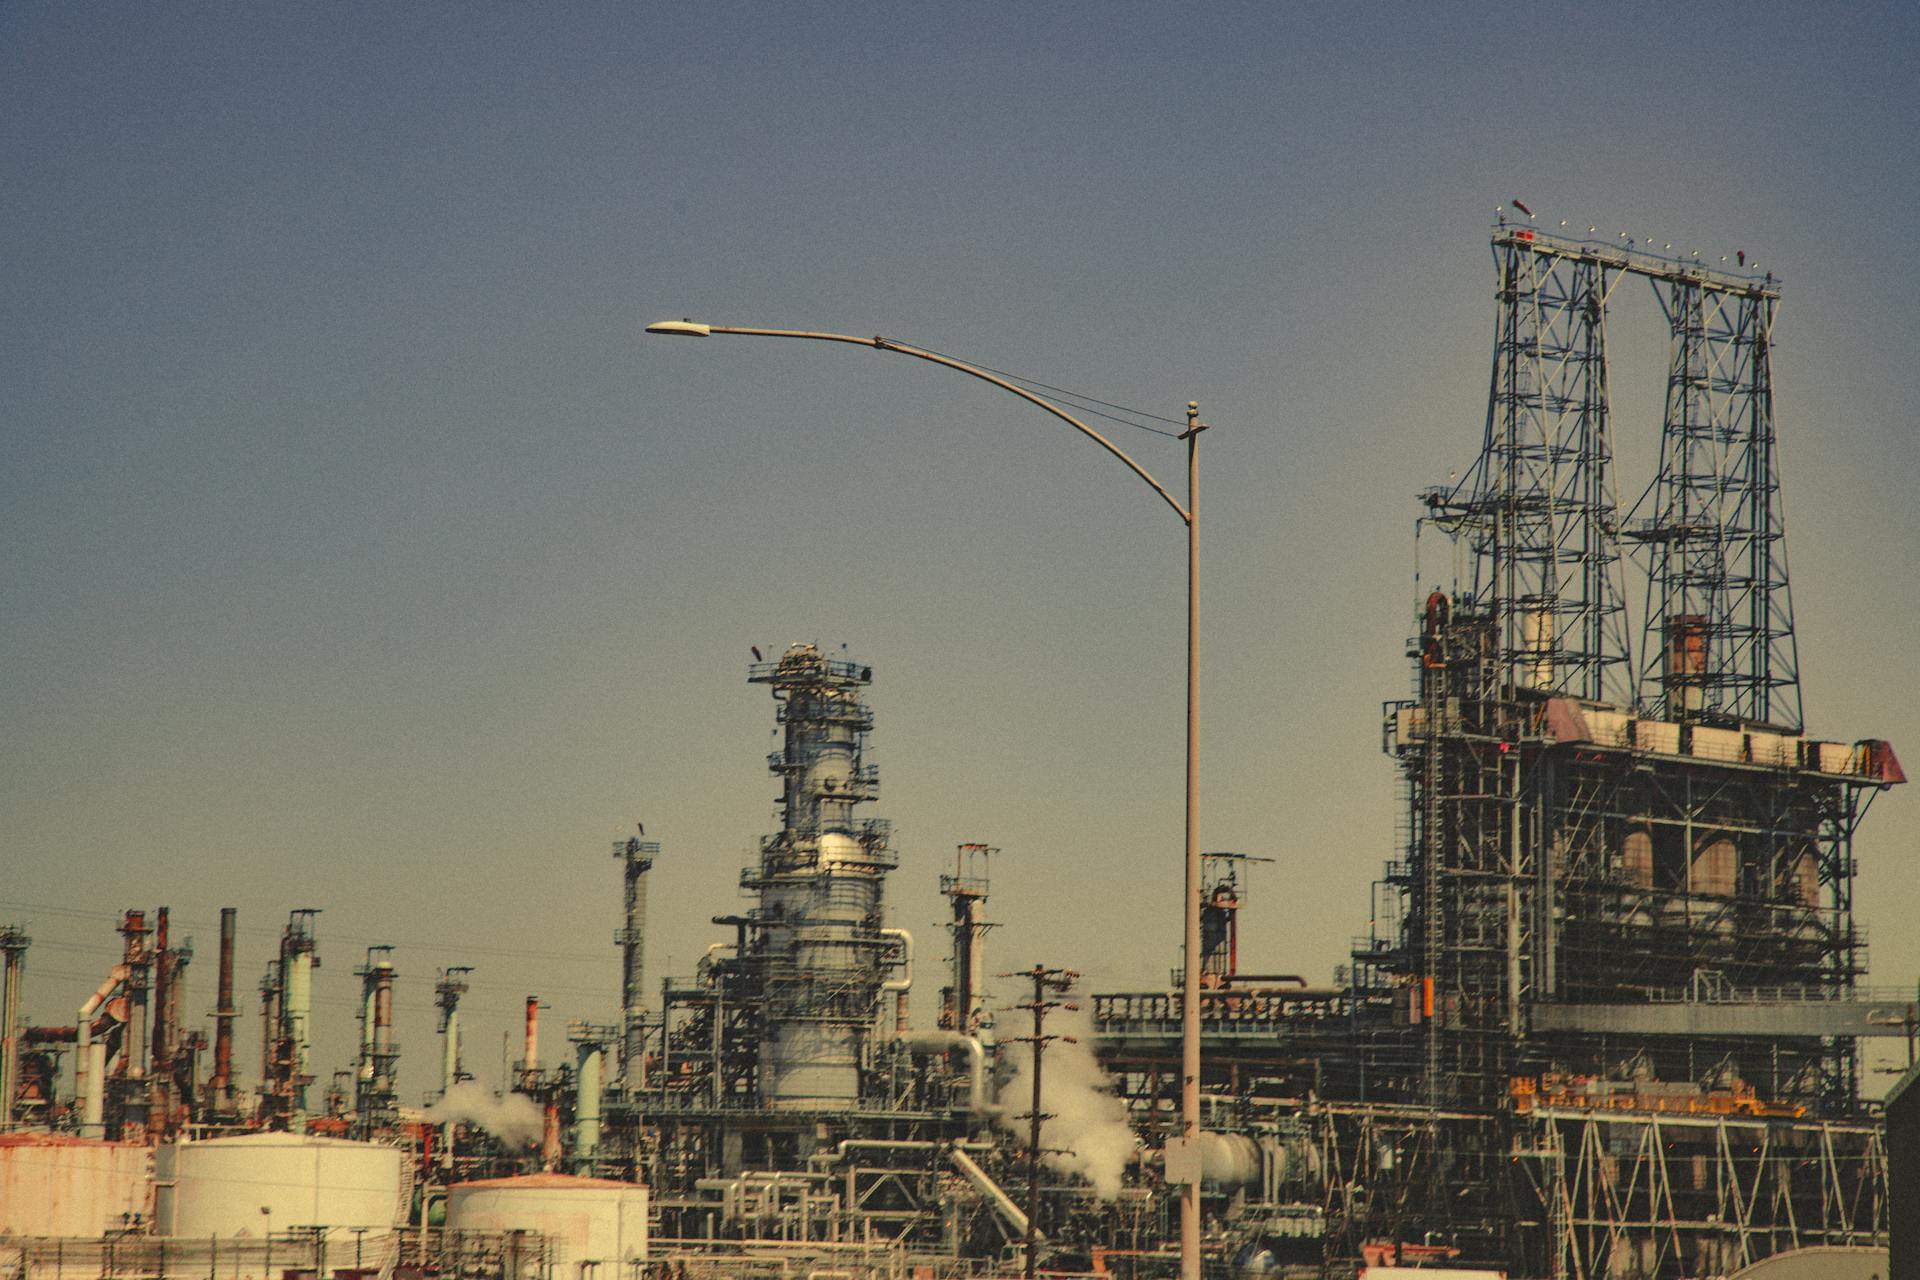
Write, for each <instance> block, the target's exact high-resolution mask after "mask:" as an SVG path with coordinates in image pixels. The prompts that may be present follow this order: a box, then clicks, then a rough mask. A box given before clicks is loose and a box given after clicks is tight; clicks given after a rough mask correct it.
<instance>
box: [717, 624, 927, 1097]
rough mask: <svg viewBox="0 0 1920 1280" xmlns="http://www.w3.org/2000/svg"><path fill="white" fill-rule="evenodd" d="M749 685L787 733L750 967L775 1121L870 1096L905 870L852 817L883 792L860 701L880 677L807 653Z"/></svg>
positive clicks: (751, 872) (804, 649)
mask: <svg viewBox="0 0 1920 1280" xmlns="http://www.w3.org/2000/svg"><path fill="white" fill-rule="evenodd" d="M748 679H749V681H751V682H752V683H754V684H765V685H768V686H770V687H771V688H772V690H773V696H774V700H775V702H776V703H777V704H778V707H779V710H778V721H779V723H780V725H781V726H782V727H783V729H784V730H785V735H784V741H783V744H782V746H781V749H780V750H778V751H775V752H774V753H773V754H772V755H771V756H769V757H768V759H767V765H768V768H769V769H770V770H771V771H772V772H773V774H774V775H775V776H776V777H778V778H780V779H781V780H782V783H783V789H782V795H781V808H780V818H781V825H780V829H779V830H778V831H776V832H774V833H773V834H772V835H769V836H767V837H765V838H764V839H763V840H762V841H761V849H760V865H759V866H758V867H750V868H748V870H747V873H746V874H745V875H744V876H743V877H742V884H743V886H744V887H746V888H748V889H750V890H752V891H754V892H756V893H757V894H758V897H759V905H758V906H757V907H756V909H755V910H754V912H753V913H752V917H751V922H752V925H753V926H754V928H753V939H752V942H751V943H750V945H751V947H752V949H753V950H754V951H755V952H756V953H757V954H755V955H753V956H752V957H750V960H751V962H753V963H754V967H755V968H757V969H758V971H759V974H760V978H761V991H760V996H759V998H760V1000H761V1002H762V1005H763V1015H762V1019H761V1040H760V1069H759V1092H760V1097H761V1101H762V1102H763V1103H764V1105H766V1106H768V1107H774V1108H785V1109H795V1110H804V1109H807V1108H811V1107H818V1106H839V1105H843V1104H847V1103H850V1102H853V1101H854V1100H856V1099H857V1098H858V1097H859V1096H860V1082H861V1070H862V1066H863V1064H864V1060H865V1055H866V1046H867V1041H868V1038H869V1036H870V1035H871V1033H872V1031H873V1029H874V1025H875V1020H876V1018H877V1015H878V1012H879V996H880V984H881V982H882V981H883V979H884V976H885V973H886V971H887V970H888V969H889V968H891V967H892V965H893V963H894V957H893V952H894V948H895V943H894V940H893V939H892V938H889V937H887V936H885V935H883V934H882V932H881V925H882V923H883V921H882V919H881V891H882V888H883V883H884V879H885V875H886V873H887V872H888V871H889V870H891V869H892V868H893V867H894V866H895V865H896V864H895V861H894V858H893V854H892V852H891V850H890V849H889V848H888V837H889V828H888V824H887V823H886V822H885V820H883V819H878V818H866V819H862V818H858V817H856V816H855V812H856V809H857V807H858V806H859V805H861V804H863V803H865V802H867V801H869V800H872V799H873V798H874V796H875V795H876V794H877V792H878V790H879V777H878V772H877V770H876V769H875V768H874V767H873V766H871V765H869V764H867V763H866V762H865V749H866V736H867V731H868V730H869V729H871V728H872V727H873V712H872V710H871V709H870V708H869V707H867V705H866V704H865V703H864V702H862V701H861V691H862V690H863V689H864V688H865V687H866V686H867V685H868V684H870V683H872V680H873V669H872V668H871V667H867V666H863V665H861V664H859V663H856V662H850V661H845V660H840V661H835V660H832V659H829V658H827V657H826V656H825V655H823V654H821V653H820V651H819V650H818V649H816V648H815V647H814V646H813V645H810V644H797V645H794V646H793V647H791V648H789V649H788V650H787V651H786V653H784V654H782V655H781V656H780V658H779V659H778V660H777V661H774V662H762V663H756V664H755V665H754V666H753V668H752V669H751V671H750V673H749V675H748Z"/></svg>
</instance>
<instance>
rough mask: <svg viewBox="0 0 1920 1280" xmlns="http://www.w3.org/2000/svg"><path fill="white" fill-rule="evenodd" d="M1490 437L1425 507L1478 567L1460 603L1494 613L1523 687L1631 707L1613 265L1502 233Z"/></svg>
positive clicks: (1503, 662) (1506, 662)
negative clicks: (1616, 436)
mask: <svg viewBox="0 0 1920 1280" xmlns="http://www.w3.org/2000/svg"><path fill="white" fill-rule="evenodd" d="M1493 257H1494V263H1495V266H1496V267H1497V269H1498V274H1499V282H1498V286H1497V292H1496V297H1497V299H1498V302H1499V314H1498V319H1497V321H1496V327H1495V334H1494V350H1493V378H1492V383H1491V386H1490V389H1489V392H1488V399H1487V426H1486V436H1485V439H1484V442H1483V444H1482V446H1481V451H1480V457H1479V459H1478V460H1477V461H1476V462H1475V464H1474V466H1473V468H1472V469H1471V471H1469V473H1468V474H1467V476H1466V477H1465V479H1464V480H1462V481H1461V483H1460V484H1458V485H1457V486H1454V487H1452V488H1450V489H1440V490H1434V491H1432V492H1430V493H1428V494H1427V495H1426V501H1427V504H1428V508H1429V511H1430V513H1431V516H1432V519H1433V520H1434V521H1435V522H1436V523H1438V524H1439V525H1441V526H1442V527H1443V528H1446V529H1447V530H1448V531H1449V532H1450V533H1452V534H1453V535H1455V536H1456V537H1462V538H1464V540H1465V542H1466V545H1467V546H1468V547H1469V548H1470V550H1471V551H1472V553H1473V556H1474V563H1473V565H1472V569H1471V584H1470V586H1468V587H1467V594H1466V597H1465V598H1464V599H1463V600H1462V601H1461V603H1463V604H1468V605H1470V606H1471V607H1473V608H1476V609H1479V610H1482V611H1484V612H1486V613H1488V614H1490V615H1491V616H1492V617H1493V619H1494V621H1495V626H1496V629H1497V635H1498V643H1499V656H1500V669H1501V672H1500V673H1501V676H1502V679H1503V681H1504V682H1505V683H1507V684H1509V685H1514V686H1518V687H1525V688H1535V689H1541V690H1551V691H1554V692H1559V693H1567V694H1571V695H1573V696H1576V697H1583V698H1595V699H1602V698H1604V699H1610V700H1613V701H1616V702H1626V701H1628V700H1630V699H1631V696H1632V690H1631V687H1630V681H1631V671H1632V667H1633V662H1632V653H1631V642H1630V638H1629V635H1628V628H1627V622H1626V610H1625V605H1624V596H1623V591H1622V587H1621V577H1620V552H1619V546H1618V543H1617V541H1616V532H1617V523H1618V519H1617V515H1618V504H1617V501H1616V497H1615V493H1614V485H1613V444H1612V435H1611V423H1610V414H1611V410H1610V408H1609V399H1608V390H1607V353H1606V306H1607V298H1608V295H1609V294H1610V293H1611V292H1612V290H1613V287H1614V284H1615V283H1616V282H1617V278H1618V276H1617V266H1616V264H1614V263H1612V262H1609V261H1605V260H1602V259H1601V258H1598V257H1596V256H1595V255H1593V254H1590V253H1584V252H1580V251H1578V250H1577V248H1576V247H1574V246H1570V245H1566V244H1563V243H1561V242H1557V241H1551V240H1548V239H1546V238H1544V237H1540V236H1538V235H1536V233H1534V232H1533V231H1530V230H1525V229H1521V228H1512V227H1505V226H1502V227H1500V228H1498V229H1497V230H1496V231H1495V234H1494V238H1493Z"/></svg>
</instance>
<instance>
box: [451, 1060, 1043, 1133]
mask: <svg viewBox="0 0 1920 1280" xmlns="http://www.w3.org/2000/svg"><path fill="white" fill-rule="evenodd" d="M1049 1065H1051V1064H1049ZM421 1118H422V1119H424V1120H426V1121H428V1122H429V1123H431V1124H477V1125H479V1126H480V1127H481V1128H482V1129H485V1130H486V1131H487V1132H488V1133H490V1134H492V1135H493V1136H494V1137H496V1138H498V1139H500V1141H502V1142H504V1143H506V1144H507V1145H508V1146H509V1147H530V1146H532V1145H533V1144H534V1143H536V1142H538V1141H540V1135H541V1134H542V1133H543V1132H544V1131H545V1129H546V1117H545V1116H543V1115H542V1114H541V1112H540V1104H539V1103H537V1102H535V1101H534V1100H533V1099H532V1098H529V1097H528V1096H527V1095H526V1094H524V1093H510V1094H508V1095H507V1096H506V1097H504V1098H502V1097H499V1096H497V1095H495V1094H493V1093H490V1092H488V1090H487V1089H486V1088H485V1087H483V1086H482V1085H480V1084H479V1083H477V1082H475V1081H472V1080H462V1081H461V1082H460V1083H459V1084H456V1085H455V1086H453V1088H451V1089H449V1090H447V1091H446V1093H445V1094H444V1095H442V1096H441V1099H440V1101H438V1102H436V1103H434V1104H433V1105H432V1106H430V1107H428V1108H427V1109H426V1111H425V1112H424V1113H423V1115H422V1117H421Z"/></svg>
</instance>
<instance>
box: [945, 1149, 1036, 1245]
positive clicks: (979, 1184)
mask: <svg viewBox="0 0 1920 1280" xmlns="http://www.w3.org/2000/svg"><path fill="white" fill-rule="evenodd" d="M947 1158H948V1159H950V1160H952V1161H953V1167H954V1168H956V1169H958V1170H959V1171H960V1172H961V1173H963V1174H965V1175H966V1179H967V1181H968V1182H971V1183H972V1184H973V1185H974V1187H975V1188H976V1189H978V1190H979V1192H980V1194H981V1195H984V1196H985V1197H986V1198H987V1199H988V1200H990V1201H992V1202H993V1207H994V1208H995V1209H998V1210H999V1211H1000V1216H1001V1217H1002V1218H1004V1219H1005V1220H1006V1223H1007V1225H1008V1226H1009V1227H1012V1228H1013V1234H1014V1235H1016V1236H1024V1235H1026V1234H1027V1215H1026V1214H1024V1213H1022V1212H1020V1206H1019V1205H1017V1204H1015V1203H1014V1202H1013V1197H1012V1196H1009V1195H1008V1194H1007V1193H1006V1192H1004V1191H1002V1190H1001V1189H1000V1184H999V1183H997V1182H995V1181H994V1180H993V1179H992V1178H990V1177H988V1176H987V1171H986V1170H985V1169H982V1168H981V1167H980V1166H979V1165H977V1164H975V1163H974V1161H973V1157H972V1156H969V1155H968V1154H967V1153H966V1152H964V1151H962V1150H961V1149H960V1148H959V1147H958V1146H953V1147H949V1148H947ZM1033 1235H1034V1239H1035V1240H1036V1241H1039V1240H1045V1239H1046V1237H1045V1236H1043V1235H1041V1234H1040V1233H1039V1232H1038V1231H1035V1232H1034V1233H1033Z"/></svg>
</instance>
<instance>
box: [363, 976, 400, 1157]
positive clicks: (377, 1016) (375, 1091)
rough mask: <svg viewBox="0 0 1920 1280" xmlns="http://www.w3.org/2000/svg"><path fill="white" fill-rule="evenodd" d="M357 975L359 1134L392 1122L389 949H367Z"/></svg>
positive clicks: (394, 1102)
mask: <svg viewBox="0 0 1920 1280" xmlns="http://www.w3.org/2000/svg"><path fill="white" fill-rule="evenodd" d="M357 975H358V977H359V978H360V1063H359V1073H358V1080H357V1082H356V1083H357V1088H356V1097H355V1098H354V1106H355V1109H356V1110H357V1111H358V1112H359V1126H360V1131H361V1133H362V1135H363V1136H364V1135H365V1134H369V1133H372V1132H374V1131H376V1130H378V1129H380V1128H382V1127H384V1126H385V1125H387V1124H389V1123H391V1122H392V1120H393V1119H394V1117H395V1115H396V1114H397V1110H398V1104H399V1100H398V1099H397V1098H396V1097H395V1096H394V1063H395V1060H396V1059H397V1058H398V1057H399V1054H398V1053H397V1052H396V1050H395V1049H394V1044H393V980H394V978H395V977H396V976H397V975H396V974H395V973H394V969H393V948H392V947H390V946H378V947H368V948H367V963H366V964H365V966H363V967H362V968H361V969H359V970H358V971H357Z"/></svg>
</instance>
